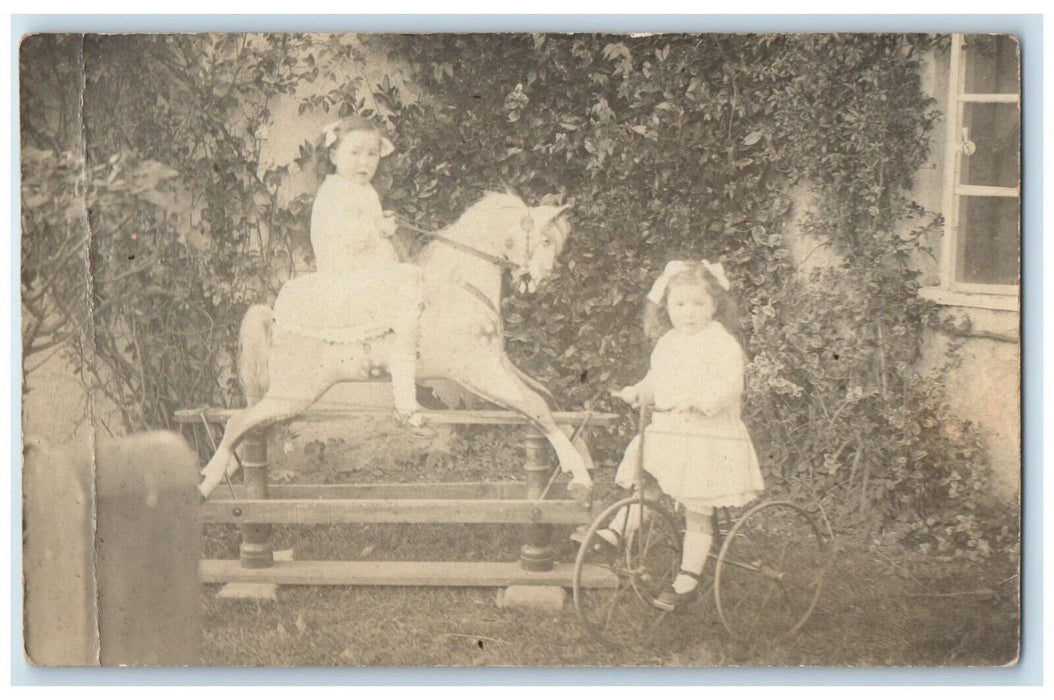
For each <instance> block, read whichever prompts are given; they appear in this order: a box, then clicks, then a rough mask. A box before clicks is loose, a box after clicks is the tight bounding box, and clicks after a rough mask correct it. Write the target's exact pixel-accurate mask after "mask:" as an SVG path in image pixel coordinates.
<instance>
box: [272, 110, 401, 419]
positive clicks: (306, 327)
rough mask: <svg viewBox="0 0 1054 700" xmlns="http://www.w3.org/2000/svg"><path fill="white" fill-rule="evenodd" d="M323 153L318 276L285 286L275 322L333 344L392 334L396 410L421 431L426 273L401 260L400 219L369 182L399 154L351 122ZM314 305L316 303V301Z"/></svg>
mask: <svg viewBox="0 0 1054 700" xmlns="http://www.w3.org/2000/svg"><path fill="white" fill-rule="evenodd" d="M320 150H321V151H322V152H324V153H325V154H326V156H325V157H326V167H327V169H331V170H332V172H330V174H329V175H328V176H327V177H326V179H325V180H324V181H323V182H322V184H321V185H320V186H319V188H318V193H317V194H316V195H315V203H314V206H313V208H312V210H311V247H312V249H313V250H314V253H315V266H316V271H317V272H316V274H314V275H306V276H303V277H300V278H297V279H294V280H290V281H289V282H287V283H286V287H287V289H285V290H283V296H280V297H279V299H278V302H277V303H276V305H275V309H274V312H275V320H276V322H278V323H279V324H280V325H282V326H283V327H285V328H286V329H289V330H293V331H295V332H301V333H304V334H306V335H309V336H313V337H323V339H326V340H340V339H341V338H346V337H348V336H358V337H360V338H364V339H365V338H369V337H375V336H379V335H383V334H384V333H387V332H389V331H391V332H393V333H394V337H395V345H394V348H393V351H392V355H391V358H390V360H389V363H388V372H389V373H390V374H391V378H392V392H393V394H394V399H395V408H396V411H398V412H399V414H400V415H401V416H402V417H403V418H405V419H407V420H409V422H410V423H412V424H414V425H418V424H420V415H419V414H418V410H419V409H418V405H417V391H416V385H415V371H416V367H417V345H418V339H419V336H420V318H421V301H422V299H421V272H420V269H419V268H418V267H417V266H416V265H409V264H405V263H400V262H399V258H398V256H397V255H396V252H395V247H394V246H393V245H392V242H391V236H392V235H393V234H394V233H395V230H396V224H395V218H394V215H393V214H391V213H390V212H384V211H382V209H381V201H380V197H379V196H378V195H377V191H376V190H375V189H374V188H373V185H372V184H370V183H371V182H372V180H373V176H374V174H375V173H376V172H377V167H378V165H379V164H380V160H381V158H383V157H385V156H387V155H389V154H391V153H392V151H393V150H394V148H393V146H392V144H391V142H390V141H389V140H388V139H387V138H385V137H384V136H383V135H382V134H381V132H380V131H379V130H378V129H377V127H376V126H375V125H374V124H373V122H371V121H369V120H368V119H364V118H362V117H358V116H350V117H345V118H343V119H340V120H339V121H336V122H334V123H332V124H330V125H329V126H327V127H325V129H324V130H323V135H322V143H321V149H320ZM298 291H299V293H297V292H298ZM311 299H314V300H315V301H316V303H314V304H311V303H309V302H310V300H311ZM334 300H339V301H340V303H334ZM283 302H284V303H283ZM335 333H336V334H339V335H340V336H341V338H337V337H335V336H334V335H332V334H335ZM320 334H321V336H320ZM327 334H328V335H327Z"/></svg>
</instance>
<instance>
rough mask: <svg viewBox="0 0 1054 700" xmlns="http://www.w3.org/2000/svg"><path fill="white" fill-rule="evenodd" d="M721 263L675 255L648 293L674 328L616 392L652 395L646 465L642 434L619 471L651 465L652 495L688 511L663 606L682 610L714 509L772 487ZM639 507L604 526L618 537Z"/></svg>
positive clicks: (637, 399) (630, 398) (628, 484)
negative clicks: (632, 380) (643, 368)
mask: <svg viewBox="0 0 1054 700" xmlns="http://www.w3.org/2000/svg"><path fill="white" fill-rule="evenodd" d="M728 289H729V284H728V279H727V278H726V277H725V274H724V270H723V269H722V267H721V265H720V264H715V265H711V264H710V263H708V262H706V261H703V262H701V263H694V262H682V261H674V262H671V263H669V264H668V265H667V266H666V269H665V270H664V271H663V273H662V275H661V276H660V277H659V279H658V280H657V281H656V282H655V285H654V286H653V287H652V289H651V292H650V293H649V294H648V299H649V301H651V302H653V303H654V304H656V305H657V308H658V309H660V310H665V312H666V313H667V314H668V316H669V320H670V323H671V324H672V325H673V328H672V329H670V330H669V331H668V332H666V333H665V334H664V335H663V336H662V337H661V338H660V339H659V341H658V343H657V344H656V345H655V349H654V351H653V352H652V355H651V366H650V368H649V370H648V374H647V376H645V377H644V379H643V380H641V381H640V382H638V383H637V384H634V385H632V386H627V387H625V388H623V389H622V390H621V391H618V392H616V396H618V397H619V398H620V399H622V400H623V401H626V402H627V403H632V404H639V403H646V404H653V406H654V409H653V417H652V421H651V424H650V425H649V426H648V427H647V429H646V430H645V433H644V450H643V465H642V464H640V457H639V454H640V450H639V447H638V444H637V441H638V440H640V437H637V438H634V441H633V442H632V443H631V444H630V446H629V448H628V449H627V450H626V454H625V456H624V457H623V459H622V463H621V464H620V465H619V469H618V472H617V473H616V475H615V482H616V483H617V484H619V485H620V486H623V487H625V488H633V487H634V486H635V485H636V483H637V478H636V477H637V474H638V470H639V469H640V468H641V467H642V466H643V468H644V471H645V487H644V488H645V495H646V496H648V497H657V496H658V495H660V493H659V492H660V491H661V492H662V493H666V494H667V495H669V496H670V497H672V498H673V499H674V500H676V501H678V502H679V503H681V504H682V505H683V506H684V508H685V510H686V514H687V515H686V525H685V534H684V546H683V550H682V557H681V570H680V572H679V573H678V575H677V577H676V579H674V581H673V585H672V587H671V588H670V589H669V590H667V591H665V592H663V593H662V595H661V596H660V597H659V598H658V600H656V602H655V605H656V607H659V608H662V609H664V610H673V609H674V608H676V607H677V606H678V605H679V604H680V603H682V602H683V601H684V599H686V598H687V597H689V596H690V595H691V594H692V593H693V592H694V591H695V589H696V586H697V585H698V583H699V575H700V574H701V573H702V571H703V566H704V565H705V564H706V558H707V555H708V553H709V551H710V546H711V544H712V543H713V532H712V525H711V522H712V521H711V516H712V515H713V509H714V508H715V507H719V506H741V505H744V504H746V503H748V502H750V501H751V500H753V499H754V498H756V497H757V496H758V495H759V494H760V493H761V492H762V491H763V490H764V488H765V485H764V482H763V480H762V476H761V470H760V468H759V466H758V460H757V456H756V455H755V453H754V446H753V444H752V443H751V441H750V435H749V433H748V432H747V428H746V426H745V425H744V424H743V421H742V420H741V418H740V405H741V401H742V394H743V369H744V358H743V350H742V349H741V348H740V346H739V343H738V342H737V341H736V339H735V338H733V337H732V335H731V334H730V333H729V331H728V328H727V327H726V326H728V325H730V322H731V320H732V318H731V316H732V314H733V313H734V306H735V305H734V303H733V301H732V299H731V297H730V295H729V293H728ZM635 508H639V506H631V507H630V508H628V509H624V510H623V511H621V512H620V513H618V514H616V516H615V517H614V519H613V520H612V521H611V523H610V524H609V527H608V529H607V530H602V531H601V532H600V534H601V536H602V537H604V538H605V539H607V540H608V541H609V542H612V543H615V542H617V541H618V538H619V537H621V536H623V535H624V534H625V533H626V531H627V530H628V529H629V528H633V527H635V526H636V525H635V520H636V519H638V518H639V515H638V514H637V513H635V512H634V509H635Z"/></svg>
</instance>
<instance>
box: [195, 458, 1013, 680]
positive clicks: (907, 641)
mask: <svg viewBox="0 0 1054 700" xmlns="http://www.w3.org/2000/svg"><path fill="white" fill-rule="evenodd" d="M291 452H292V453H291V454H289V455H285V456H284V457H283V458H282V462H283V463H282V464H280V465H276V467H280V469H276V471H278V472H279V473H284V474H294V475H296V476H293V477H287V478H295V479H297V480H304V481H318V480H321V481H334V480H344V479H345V478H347V479H349V480H356V481H367V480H376V481H383V480H395V479H394V478H392V474H390V473H387V472H388V470H386V469H384V468H383V467H381V466H377V462H376V460H374V461H373V462H369V464H370V465H372V466H370V467H369V468H368V469H361V470H356V471H355V472H354V474H351V475H349V474H347V473H345V472H339V473H338V471H335V470H334V469H331V468H328V467H326V464H325V462H324V461H320V460H319V459H318V455H319V453H320V452H321V451H320V450H318V449H314V450H311V449H308V450H293V451H291ZM340 452H341V451H340V450H339V449H332V445H331V446H330V449H329V450H328V452H327V454H328V457H327V459H328V460H331V461H330V462H329V464H346V459H348V458H349V457H348V455H346V454H345V455H342V454H340ZM312 455H314V456H312ZM353 459H354V460H359V461H361V455H358V456H356V457H354V458H353ZM312 460H314V461H313V462H312ZM468 462H471V460H469V459H465V455H461V456H460V460H459V462H458V464H459V465H461V466H459V467H457V468H450V469H446V470H445V471H444V469H443V465H442V464H439V465H438V466H437V463H436V462H434V461H430V462H424V461H421V460H418V461H416V462H413V461H412V462H411V463H406V462H404V463H403V464H402V465H401V466H399V472H400V474H401V476H402V478H400V479H399V480H400V481H428V480H432V481H438V480H443V479H450V480H459V479H461V478H465V477H466V476H468V477H469V478H476V477H480V476H485V477H487V478H494V477H495V476H496V475H495V474H485V473H480V471H481V470H482V471H483V472H486V471H489V470H488V469H487V468H486V467H478V466H475V467H473V466H468V467H466V466H464V465H465V464H466V463H468ZM466 469H467V470H468V472H466V471H465V470H466ZM283 470H285V471H283ZM608 471H609V470H601V474H600V476H599V477H598V481H605V480H606V481H610V474H609V473H607V472H608ZM341 474H343V476H341ZM514 476H515V474H514V473H513V474H510V473H508V472H507V471H506V472H505V474H504V477H505V478H512V477H514ZM386 477H387V478H386ZM568 533H569V528H555V533H554V543H555V546H556V549H557V558H558V560H559V561H573V557H574V549H573V547H572V543H571V542H570V541H569V540H568V539H567V534H568ZM237 543H238V533H237V531H236V530H235V529H233V528H231V527H227V526H218V525H213V526H209V527H208V528H207V529H206V537H205V541H204V554H205V555H206V556H208V557H225V558H226V557H231V558H233V557H236V556H237ZM274 543H275V547H276V549H283V548H293V549H294V550H295V556H296V558H297V559H374V560H391V559H403V560H461V561H471V560H478V561H487V560H499V561H500V560H505V561H510V560H515V559H516V558H517V556H518V552H519V546H520V544H521V543H522V532H521V529H520V528H519V527H516V526H477V525H471V526H470V525H371V524H366V525H350V526H335V525H334V526H312V527H298V528H292V527H276V528H275V533H274ZM840 548H841V550H842V551H841V552H840V554H839V557H838V560H837V563H836V564H835V566H834V568H833V569H832V570H831V571H830V572H829V573H828V576H827V579H826V585H825V588H824V592H823V595H822V596H821V599H820V603H819V606H818V608H817V610H816V612H815V613H814V615H813V617H812V618H811V619H810V621H809V622H808V624H807V625H806V626H805V627H804V628H803V629H802V630H801V632H800V633H799V634H798V635H797V636H795V637H793V638H791V639H784V640H771V639H761V640H757V641H755V642H753V643H751V644H745V643H741V642H738V641H735V640H734V639H732V638H730V637H729V635H728V634H727V633H726V632H725V631H724V628H723V627H722V626H721V624H720V622H719V620H718V617H717V613H716V609H715V606H714V603H713V599H712V597H709V598H706V599H702V600H699V601H698V602H696V603H694V604H692V605H691V606H689V607H687V608H686V609H685V610H683V611H678V612H677V613H676V614H674V615H671V616H668V617H667V618H666V620H665V621H664V623H665V625H666V630H668V632H667V633H665V634H663V635H662V636H661V638H660V641H658V642H656V641H654V640H651V641H649V643H648V644H647V645H641V646H639V647H634V648H625V649H619V650H612V649H608V648H606V647H604V646H602V645H599V644H597V643H595V642H593V641H591V640H590V639H589V638H588V637H586V636H585V634H584V633H583V631H582V630H581V628H580V627H579V625H578V621H577V618H576V615H575V611H574V606H573V603H572V602H571V601H570V596H568V601H567V603H566V605H565V606H564V609H563V610H562V611H560V612H541V611H530V610H517V609H500V608H498V607H497V605H496V593H497V590H498V589H494V588H446V589H444V588H401V587H355V588H352V587H339V586H328V587H322V586H317V587H316V586H304V587H299V586H286V587H281V588H280V589H279V591H278V601H277V602H259V601H240V600H225V599H218V598H216V595H215V594H216V592H217V590H218V586H204V587H203V592H202V596H203V601H204V608H205V614H204V639H203V648H202V662H203V663H204V664H207V665H218V666H698V667H707V666H726V665H731V666H741V665H747V666H772V665H776V666H799V665H818V666H945V665H954V666H971V665H1003V664H1008V663H1012V662H1013V661H1014V660H1015V659H1016V657H1017V654H1018V638H1019V628H1018V622H1019V619H1020V613H1019V595H1018V593H1019V579H1018V560H1017V557H1016V555H999V554H996V555H993V556H991V557H990V558H988V559H986V560H983V561H978V562H969V561H947V560H939V559H936V558H934V557H932V556H925V555H920V554H912V553H904V552H899V553H894V552H892V551H884V550H880V549H877V548H876V547H874V546H869V545H867V544H865V543H862V542H847V541H844V538H843V541H841V543H840Z"/></svg>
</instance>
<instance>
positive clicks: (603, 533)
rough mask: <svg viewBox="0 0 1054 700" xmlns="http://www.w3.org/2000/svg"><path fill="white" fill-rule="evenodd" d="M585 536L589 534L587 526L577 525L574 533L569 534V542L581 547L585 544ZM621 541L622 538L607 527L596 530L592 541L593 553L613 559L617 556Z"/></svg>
mask: <svg viewBox="0 0 1054 700" xmlns="http://www.w3.org/2000/svg"><path fill="white" fill-rule="evenodd" d="M587 534H589V526H588V525H579V526H578V527H576V528H575V530H574V532H572V533H571V541H572V542H577V543H578V545H579V546H581V545H583V544H584V543H585V541H586V535H587ZM621 539H622V538H620V537H619V534H618V533H617V532H615V531H614V530H612V529H611V528H609V527H605V528H602V529H600V530H597V536H596V537H595V538H594V541H593V547H594V551H596V552H597V553H599V554H603V555H605V556H609V557H613V556H615V555H616V554H618V550H619V545H620V544H621Z"/></svg>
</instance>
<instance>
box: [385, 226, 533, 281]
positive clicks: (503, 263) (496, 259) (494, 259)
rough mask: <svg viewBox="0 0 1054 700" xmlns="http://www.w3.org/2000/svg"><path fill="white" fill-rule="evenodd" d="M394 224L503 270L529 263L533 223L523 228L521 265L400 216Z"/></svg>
mask: <svg viewBox="0 0 1054 700" xmlns="http://www.w3.org/2000/svg"><path fill="white" fill-rule="evenodd" d="M530 216H531V215H530V214H527V215H525V217H524V219H525V220H529V219H530ZM396 222H397V223H398V224H399V226H402V227H403V228H406V229H409V230H411V231H413V232H415V233H420V234H421V235H423V236H427V237H428V238H431V239H433V240H436V241H439V242H440V243H443V244H444V245H448V246H450V247H451V248H454V249H455V250H460V251H461V252H463V253H468V254H469V255H473V256H475V257H477V258H480V259H481V260H486V261H487V262H489V263H491V264H493V265H498V266H499V267H504V268H507V269H509V270H519V269H523V268H525V267H527V262H529V261H530V260H529V258H530V250H531V228H532V227H533V223H531V224H530V225H529V226H525V228H526V234H527V241H526V248H527V252H528V260H527V261H525V262H523V263H514V262H513V261H511V260H509V259H508V258H506V257H502V256H499V255H493V254H491V253H486V252H484V251H482V250H480V249H479V248H473V247H472V246H470V245H466V244H464V243H462V242H460V241H455V240H454V239H452V238H447V237H446V236H444V235H442V234H439V233H436V232H435V231H427V230H425V229H423V228H421V227H420V226H417V225H415V224H413V223H412V222H410V221H407V220H406V219H404V218H403V217H401V216H397V217H396Z"/></svg>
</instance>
